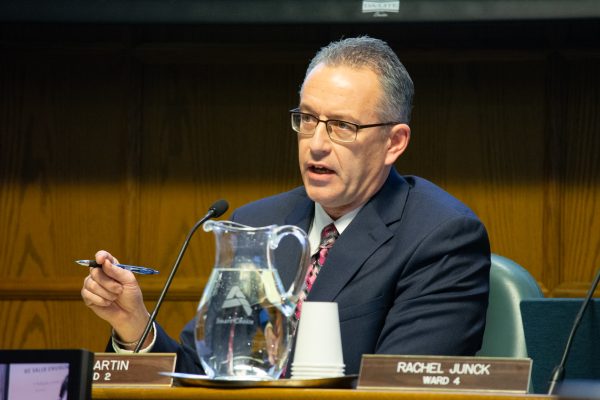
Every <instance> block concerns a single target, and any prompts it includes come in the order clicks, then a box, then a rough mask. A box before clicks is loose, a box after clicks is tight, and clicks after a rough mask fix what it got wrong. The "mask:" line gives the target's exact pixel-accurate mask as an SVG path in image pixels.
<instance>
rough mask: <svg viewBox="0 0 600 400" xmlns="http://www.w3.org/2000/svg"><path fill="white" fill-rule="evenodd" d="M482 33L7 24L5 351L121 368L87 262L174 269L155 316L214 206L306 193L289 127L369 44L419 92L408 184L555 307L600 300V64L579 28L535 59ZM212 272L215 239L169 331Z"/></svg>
mask: <svg viewBox="0 0 600 400" xmlns="http://www.w3.org/2000/svg"><path fill="white" fill-rule="evenodd" d="M554 28H556V27H554ZM559 28H560V27H559ZM444 29H445V30H444ZM471 29H475V28H457V27H456V26H447V27H446V28H443V27H439V26H437V25H436V26H429V27H427V26H425V27H414V26H407V27H403V26H379V27H373V26H363V27H350V26H334V27H325V26H316V25H309V26H267V27H261V26H243V25H242V26H196V27H190V26H118V25H113V26H100V25H85V26H83V25H38V26H22V25H7V24H5V25H2V26H0V32H1V36H0V37H1V45H2V47H1V48H0V348H61V347H62V348H64V347H85V348H89V349H91V350H93V351H100V350H102V349H103V348H104V345H105V343H106V340H107V337H108V334H109V328H108V327H107V326H106V324H105V323H103V322H102V321H100V320H99V319H97V318H96V317H95V316H94V315H93V313H91V312H90V311H89V310H88V309H87V308H86V307H85V306H84V305H83V303H82V302H81V300H80V295H79V291H80V288H81V284H82V281H83V278H84V277H85V276H86V274H87V271H86V269H85V268H82V267H79V266H77V265H75V264H74V262H73V261H74V260H75V259H80V258H91V257H93V255H94V253H95V251H96V250H98V249H108V250H110V251H111V252H113V253H114V254H115V255H118V257H119V259H120V260H121V261H122V262H127V263H132V264H139V265H149V266H153V267H155V268H158V269H160V270H162V271H164V272H165V273H163V274H161V275H158V276H150V277H141V278H140V282H141V285H142V287H143V288H144V291H145V292H144V293H145V296H146V300H147V302H148V306H149V307H152V306H153V305H154V301H155V300H156V298H157V296H158V293H159V292H160V288H161V286H162V284H163V283H164V279H165V278H166V276H167V271H168V270H169V268H170V266H171V264H172V263H173V261H174V259H175V257H176V255H177V253H178V251H179V247H180V246H181V244H182V241H183V239H184V237H185V235H186V234H187V232H188V230H189V229H190V227H191V226H192V225H193V224H194V222H195V221H196V220H197V219H198V218H199V217H201V216H202V215H203V214H204V213H205V210H206V209H207V207H208V206H209V205H210V204H211V203H212V202H213V201H214V200H216V199H218V198H226V199H227V200H228V201H229V202H230V204H231V208H232V209H233V208H235V207H237V206H240V205H242V204H244V203H246V202H248V201H251V200H254V199H257V198H260V197H263V196H267V195H270V194H274V193H277V192H280V191H283V190H287V189H290V188H293V187H295V186H297V185H299V184H301V181H300V178H299V174H298V172H297V169H298V168H297V155H296V142H295V136H294V134H293V132H292V131H291V129H290V128H289V119H288V113H287V111H288V110H289V109H290V108H293V107H295V106H296V105H297V91H298V88H299V84H300V82H301V80H302V78H303V75H304V69H305V67H306V64H307V62H308V60H309V58H310V57H311V56H312V55H313V54H314V52H315V51H316V50H317V49H318V48H319V47H320V46H322V45H324V44H326V43H328V42H329V41H330V40H332V39H337V38H339V37H341V36H349V35H352V34H356V33H370V34H372V35H374V36H378V37H381V38H383V39H386V40H387V41H388V42H389V43H390V44H391V45H392V46H393V47H394V48H395V49H396V50H397V52H398V53H399V55H400V57H401V59H402V60H403V61H404V63H405V64H406V65H407V68H408V69H409V71H410V72H411V75H412V77H413V80H414V81H415V86H416V98H415V107H414V113H413V121H412V123H411V127H412V130H413V137H412V141H411V144H410V147H409V150H408V152H407V153H406V155H405V156H403V157H402V159H401V160H399V162H398V168H399V169H400V170H401V171H402V172H403V173H405V174H417V175H420V176H423V177H426V178H428V179H430V180H432V181H433V182H435V183H437V184H439V185H440V186H442V187H444V188H446V189H447V190H448V191H450V192H451V193H453V194H454V195H456V196H457V197H458V198H460V199H462V200H463V201H464V202H466V203H467V204H469V205H470V206H471V207H472V208H473V209H474V210H475V212H476V213H477V214H478V215H479V216H480V217H481V218H482V220H483V221H484V223H485V225H486V226H487V228H488V231H489V234H490V238H491V242H492V249H493V251H494V252H496V253H499V254H502V255H504V256H506V257H509V258H512V259H514V260H516V261H517V262H519V263H520V264H521V265H523V266H524V267H525V268H527V269H528V270H529V271H530V272H531V273H532V274H533V275H534V276H535V277H536V279H537V280H538V282H539V283H540V285H541V286H542V287H543V288H544V291H545V292H546V294H547V295H549V296H567V297H570V296H581V295H583V294H584V292H585V289H586V287H587V285H588V284H589V282H590V281H591V279H592V277H593V274H594V272H595V269H597V268H598V266H599V264H600V161H598V160H599V157H598V154H600V135H599V133H600V116H599V114H600V113H599V111H600V76H599V74H598V71H600V52H599V51H598V48H597V46H593V45H592V46H589V45H588V46H583V47H582V46H579V45H577V44H575V43H577V41H576V40H574V39H573V38H571V37H570V36H569V35H573V30H572V29H568V28H564V27H563V28H560V29H552V30H550V29H549V28H547V27H544V29H542V32H539V31H537V30H528V31H527V32H529V33H535V34H536V35H537V36H535V38H536V39H535V40H533V39H531V40H530V41H528V42H527V43H526V45H523V43H522V42H520V41H519V40H517V38H513V37H512V36H515V34H514V33H512V34H511V33H510V32H511V31H510V28H506V27H505V31H504V33H505V34H506V35H508V39H502V40H499V39H498V38H494V37H493V35H491V34H488V36H485V34H486V32H487V30H486V28H485V27H481V26H480V27H477V28H476V29H475V32H476V33H478V34H479V35H480V36H477V38H475V36H473V37H471V36H470V35H469V33H470V32H471ZM561 29H562V30H561ZM548 32H550V33H548ZM594 32H595V31H594ZM481 35H483V37H484V38H487V39H488V41H489V43H483V42H485V40H483V39H482V38H481ZM490 35H491V36H490ZM511 35H512V36H511ZM448 38H450V39H451V43H448V42H447V39H448ZM540 38H541V39H540ZM542 39H543V40H542ZM452 40H454V42H452ZM228 215H230V214H229V213H228V214H226V216H225V217H227V216H228ZM213 257H214V241H213V238H212V236H211V235H210V234H208V233H204V232H203V231H198V233H197V234H196V236H195V237H194V239H193V241H192V243H191V245H190V248H189V250H188V253H187V255H186V257H185V258H184V260H183V263H182V265H181V268H180V270H179V273H178V276H177V278H176V280H175V282H174V284H173V286H172V290H171V292H170V294H169V295H168V297H167V299H168V301H167V303H166V304H165V306H164V307H163V308H162V310H161V314H160V316H159V320H160V322H161V323H162V324H163V325H164V326H165V328H166V329H167V331H168V332H170V333H171V334H172V335H174V336H177V334H178V332H179V330H180V328H181V327H182V326H183V325H184V323H185V322H186V321H187V320H189V319H190V318H191V317H192V316H193V315H194V310H195V307H196V305H197V302H198V300H199V298H200V295H201V292H202V288H203V286H204V284H205V282H206V279H207V276H208V274H209V273H210V269H211V267H212V262H213V259H214V258H213Z"/></svg>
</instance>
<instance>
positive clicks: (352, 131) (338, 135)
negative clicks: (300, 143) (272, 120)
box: [290, 108, 402, 143]
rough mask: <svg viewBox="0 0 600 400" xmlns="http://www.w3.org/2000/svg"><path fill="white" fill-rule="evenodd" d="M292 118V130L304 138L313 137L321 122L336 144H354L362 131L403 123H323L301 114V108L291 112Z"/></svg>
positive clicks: (335, 120)
mask: <svg viewBox="0 0 600 400" xmlns="http://www.w3.org/2000/svg"><path fill="white" fill-rule="evenodd" d="M290 115H291V116H292V129H293V130H295V131H296V132H298V133H299V134H300V135H302V136H304V137H311V136H313V135H314V134H315V131H316V130H317V125H319V122H323V123H324V124H325V128H326V130H327V135H329V138H330V139H331V140H333V141H334V142H340V143H352V142H354V141H355V140H356V135H357V134H358V131H359V130H360V129H366V128H374V127H376V126H388V125H396V124H401V123H402V122H383V123H380V124H368V125H358V124H354V123H352V122H347V121H341V120H339V119H328V120H325V121H323V120H322V119H319V118H317V117H315V116H314V115H312V114H307V113H303V112H300V109H299V108H294V109H293V110H290Z"/></svg>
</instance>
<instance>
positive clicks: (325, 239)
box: [319, 223, 340, 248]
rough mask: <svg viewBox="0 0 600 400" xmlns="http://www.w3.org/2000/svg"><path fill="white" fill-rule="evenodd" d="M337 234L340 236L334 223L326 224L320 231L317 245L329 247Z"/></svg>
mask: <svg viewBox="0 0 600 400" xmlns="http://www.w3.org/2000/svg"><path fill="white" fill-rule="evenodd" d="M338 236H340V234H339V233H338V231H337V229H335V225H334V224H333V223H331V224H329V225H327V226H326V227H325V228H323V230H322V231H321V244H320V245H319V247H321V248H330V247H331V246H333V242H335V239H337V238H338Z"/></svg>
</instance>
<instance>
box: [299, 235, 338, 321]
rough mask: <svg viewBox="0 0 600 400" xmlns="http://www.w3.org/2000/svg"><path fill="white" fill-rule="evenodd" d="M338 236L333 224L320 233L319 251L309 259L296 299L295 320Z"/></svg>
mask: <svg viewBox="0 0 600 400" xmlns="http://www.w3.org/2000/svg"><path fill="white" fill-rule="evenodd" d="M339 235H340V234H339V233H338V231H337V229H335V225H334V224H333V223H331V224H329V225H327V226H326V227H325V228H323V230H322V231H321V243H320V244H319V251H317V252H316V253H315V254H313V256H312V258H311V264H310V266H309V267H308V273H307V274H306V286H305V287H304V291H303V292H302V293H300V296H299V298H298V305H297V306H296V320H299V319H300V313H302V303H303V302H304V299H306V296H308V292H310V289H311V288H312V286H313V284H314V283H315V280H316V279H317V275H318V274H319V271H320V270H321V268H322V267H323V264H325V260H326V259H327V253H329V249H330V248H331V246H333V242H335V240H336V239H337V238H338V236H339Z"/></svg>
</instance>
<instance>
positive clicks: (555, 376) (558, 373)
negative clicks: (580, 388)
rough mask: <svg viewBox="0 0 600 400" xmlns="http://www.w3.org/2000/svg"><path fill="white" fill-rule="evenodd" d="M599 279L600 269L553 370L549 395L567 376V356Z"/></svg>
mask: <svg viewBox="0 0 600 400" xmlns="http://www.w3.org/2000/svg"><path fill="white" fill-rule="evenodd" d="M598 281H600V269H598V272H596V277H595V278H594V282H593V283H592V286H591V287H590V290H589V291H588V294H587V296H586V297H585V300H583V304H581V308H580V309H579V312H578V313H577V316H576V317H575V321H574V322H573V327H572V328H571V333H570V334H569V337H568V339H567V344H566V345H565V351H564V352H563V356H562V359H561V360H560V363H559V364H558V365H557V366H556V368H554V371H552V377H551V378H550V387H549V389H548V395H553V394H554V391H555V390H556V385H557V384H558V383H559V382H561V381H562V380H563V379H564V377H565V366H566V364H567V357H569V351H571V344H572V342H573V338H574V337H575V332H576V331H577V328H579V324H580V323H581V318H582V317H583V314H584V313H585V310H586V308H587V306H588V304H590V301H591V299H592V296H593V295H594V292H595V291H596V288H597V287H598Z"/></svg>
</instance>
